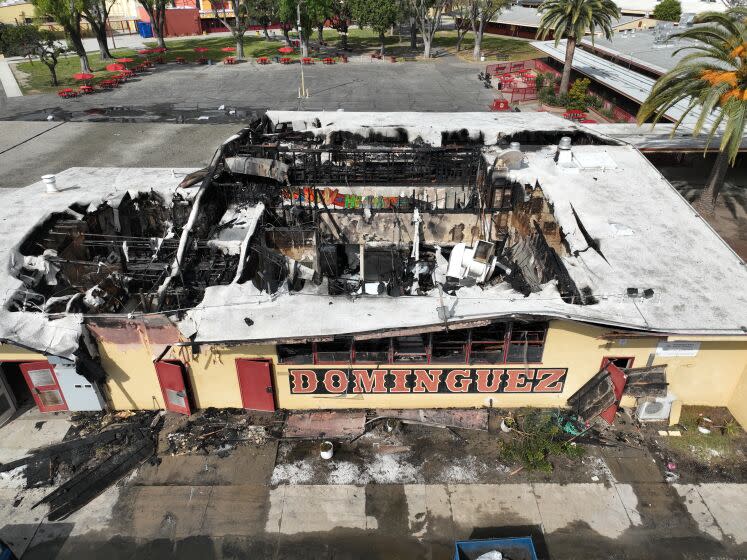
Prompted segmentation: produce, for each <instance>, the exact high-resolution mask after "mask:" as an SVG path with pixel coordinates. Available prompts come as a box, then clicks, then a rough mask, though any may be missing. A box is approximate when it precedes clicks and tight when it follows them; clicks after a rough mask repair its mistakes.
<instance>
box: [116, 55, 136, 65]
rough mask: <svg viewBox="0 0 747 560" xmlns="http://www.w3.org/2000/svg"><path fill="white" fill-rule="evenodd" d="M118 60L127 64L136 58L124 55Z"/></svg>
mask: <svg viewBox="0 0 747 560" xmlns="http://www.w3.org/2000/svg"><path fill="white" fill-rule="evenodd" d="M117 62H122V63H124V64H126V63H128V62H135V59H134V58H128V57H123V58H118V59H117Z"/></svg>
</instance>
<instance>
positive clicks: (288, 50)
mask: <svg viewBox="0 0 747 560" xmlns="http://www.w3.org/2000/svg"><path fill="white" fill-rule="evenodd" d="M278 52H281V53H283V54H290V53H292V52H294V51H293V47H280V48H279V49H278Z"/></svg>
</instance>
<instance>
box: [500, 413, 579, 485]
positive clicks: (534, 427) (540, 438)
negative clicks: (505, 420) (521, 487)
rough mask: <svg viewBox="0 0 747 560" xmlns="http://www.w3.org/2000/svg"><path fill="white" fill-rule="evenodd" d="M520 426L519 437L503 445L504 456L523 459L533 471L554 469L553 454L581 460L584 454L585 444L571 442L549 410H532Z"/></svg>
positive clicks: (521, 460) (513, 459) (523, 463)
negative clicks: (582, 445) (583, 446)
mask: <svg viewBox="0 0 747 560" xmlns="http://www.w3.org/2000/svg"><path fill="white" fill-rule="evenodd" d="M517 425H518V427H517V429H516V430H515V432H514V433H515V434H516V437H515V438H514V439H512V440H511V441H509V442H508V443H505V444H504V445H503V447H502V449H501V455H502V457H503V458H504V459H505V460H507V461H511V462H520V463H521V464H522V465H523V466H524V468H526V469H528V470H530V471H544V472H551V471H552V463H551V462H550V457H553V456H556V457H557V456H564V457H568V458H570V459H577V458H579V457H581V456H583V454H584V449H583V448H582V447H581V446H577V445H572V444H571V443H570V442H569V441H568V439H567V437H568V436H567V435H566V434H564V433H563V431H562V430H561V429H560V428H559V427H558V426H557V425H556V424H555V422H554V421H553V418H552V415H550V414H548V413H543V412H540V411H532V412H530V413H529V414H528V415H527V416H525V417H524V419H523V422H517Z"/></svg>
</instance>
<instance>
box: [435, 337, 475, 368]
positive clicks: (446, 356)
mask: <svg viewBox="0 0 747 560" xmlns="http://www.w3.org/2000/svg"><path fill="white" fill-rule="evenodd" d="M468 346H469V329H464V330H458V331H447V332H440V333H433V337H432V346H431V361H432V362H433V363H434V364H463V363H465V362H466V361H467V347H468Z"/></svg>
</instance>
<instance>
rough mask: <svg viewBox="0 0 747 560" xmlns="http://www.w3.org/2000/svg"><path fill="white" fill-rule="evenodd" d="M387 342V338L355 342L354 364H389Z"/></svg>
mask: <svg viewBox="0 0 747 560" xmlns="http://www.w3.org/2000/svg"><path fill="white" fill-rule="evenodd" d="M389 341H390V339H389V338H376V339H371V340H356V341H355V346H354V355H355V359H354V362H355V363H356V364H386V363H389Z"/></svg>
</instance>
